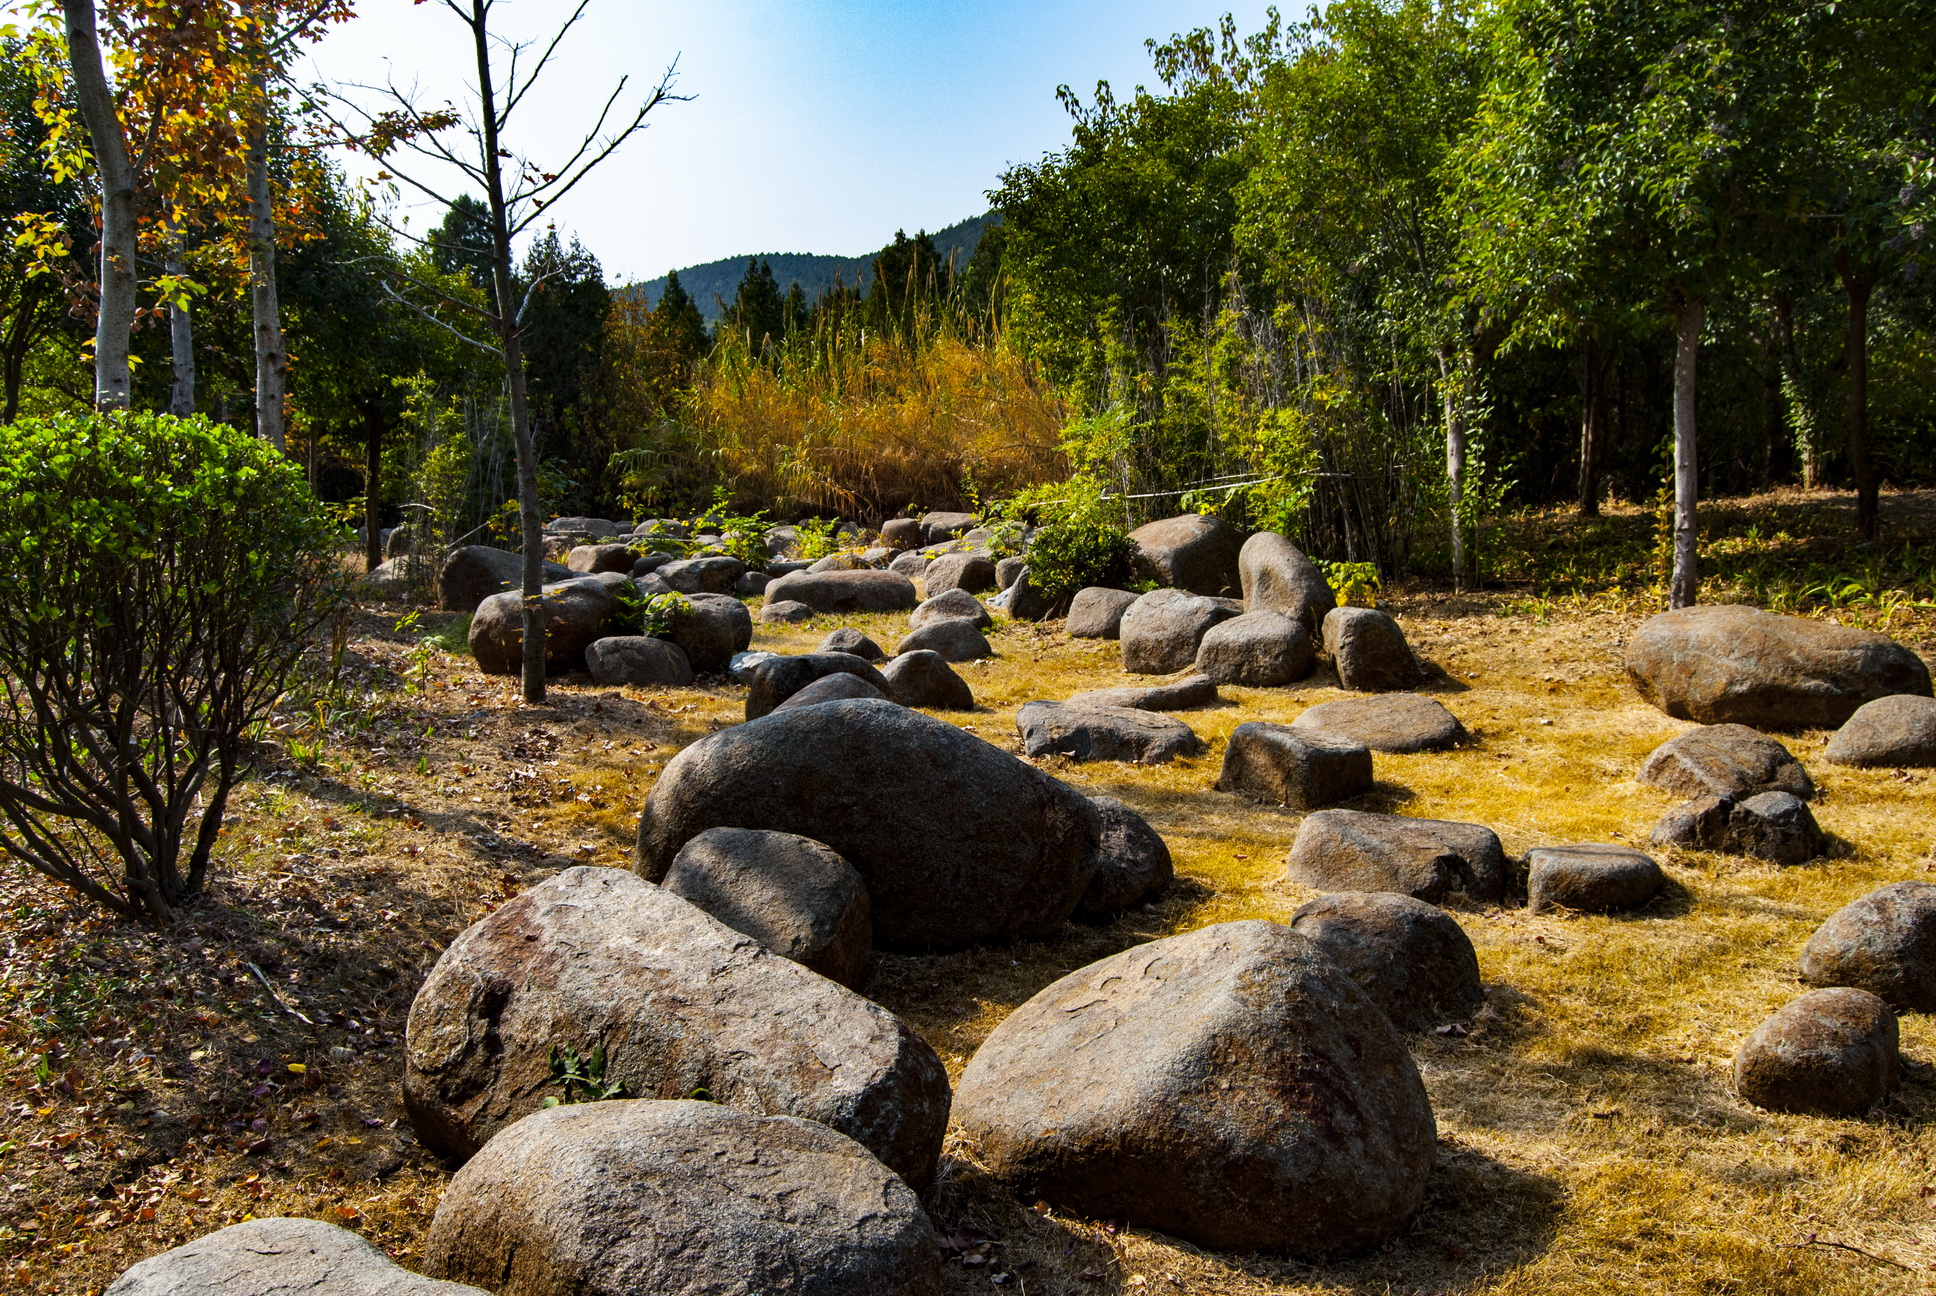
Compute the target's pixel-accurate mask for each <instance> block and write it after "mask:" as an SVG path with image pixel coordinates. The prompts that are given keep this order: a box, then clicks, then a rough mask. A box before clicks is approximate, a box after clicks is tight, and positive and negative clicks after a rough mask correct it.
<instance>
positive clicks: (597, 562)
mask: <svg viewBox="0 0 1936 1296" xmlns="http://www.w3.org/2000/svg"><path fill="white" fill-rule="evenodd" d="M635 561H636V558H635V556H634V555H633V553H632V546H630V545H622V544H600V545H579V546H578V547H577V548H575V549H573V550H572V551H571V553H570V554H569V555H568V556H567V557H566V558H565V566H567V567H569V568H571V569H572V570H573V571H575V572H587V573H592V572H619V573H621V574H623V575H627V576H629V575H631V573H632V564H633V563H634V562H635Z"/></svg>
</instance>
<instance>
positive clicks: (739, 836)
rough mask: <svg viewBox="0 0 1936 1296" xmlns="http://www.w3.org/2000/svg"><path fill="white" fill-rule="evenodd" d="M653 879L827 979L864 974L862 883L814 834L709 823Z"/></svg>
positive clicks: (867, 940)
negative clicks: (660, 879)
mask: <svg viewBox="0 0 1936 1296" xmlns="http://www.w3.org/2000/svg"><path fill="white" fill-rule="evenodd" d="M830 678H836V679H852V678H853V677H852V676H851V675H840V676H832V677H830ZM660 885H661V886H663V887H664V888H665V889H666V890H668V891H670V892H672V894H674V895H676V896H678V897H679V898H680V899H681V900H684V901H686V902H688V903H690V904H694V905H697V906H698V907H699V908H701V909H703V910H705V911H706V912H707V913H709V914H711V915H712V916H713V917H715V918H717V919H719V921H721V922H723V923H725V924H726V925H727V926H728V927H731V928H732V929H733V930H734V931H736V932H740V933H742V934H744V935H747V936H751V937H752V938H753V939H754V940H756V941H758V942H759V943H760V944H762V945H764V946H766V947H767V948H768V949H770V950H772V951H773V952H774V953H775V954H778V955H779V956H780V957H781V958H784V959H791V960H793V961H794V962H795V963H798V964H800V966H802V967H805V968H810V969H812V970H813V971H815V972H818V973H819V974H820V975H821V976H823V977H826V978H827V979H828V980H829V981H838V982H839V983H840V984H841V985H844V986H846V987H848V988H849V989H852V988H854V987H856V986H858V985H859V984H860V983H861V980H862V979H863V978H864V977H865V976H866V975H867V953H868V948H869V946H871V945H872V944H873V940H874V919H873V916H872V914H871V913H870V911H869V906H868V902H867V883H866V882H864V881H863V880H862V879H861V876H860V873H859V872H858V871H856V870H855V868H854V866H853V865H852V864H849V863H848V862H847V861H846V860H844V859H842V858H840V856H839V854H838V853H836V852H835V851H833V850H830V849H829V848H827V847H826V846H823V845H821V844H820V843H819V842H817V841H813V840H811V839H810V838H806V837H799V836H795V835H794V834H793V833H778V832H759V831H755V830H753V829H748V828H713V829H710V830H708V831H706V832H702V833H700V834H699V835H698V836H697V837H695V838H693V839H692V840H691V841H689V842H687V843H686V844H685V846H684V848H683V849H681V850H680V852H679V853H678V855H676V856H674V857H673V860H672V868H671V869H670V870H668V871H667V873H666V876H665V881H664V882H662V883H661V884H660Z"/></svg>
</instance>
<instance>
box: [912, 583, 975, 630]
mask: <svg viewBox="0 0 1936 1296" xmlns="http://www.w3.org/2000/svg"><path fill="white" fill-rule="evenodd" d="M962 617H966V618H967V619H968V620H970V621H973V622H974V623H975V627H976V629H979V630H991V629H993V628H994V626H995V618H994V617H992V616H989V615H988V609H987V608H985V607H983V606H982V602H981V600H980V599H978V598H976V597H975V596H974V595H973V594H970V593H969V592H968V591H967V590H965V589H950V590H943V591H942V592H941V593H939V594H936V595H935V596H934V597H933V598H931V599H928V600H926V601H925V602H923V603H922V604H921V606H920V607H918V608H915V609H914V611H913V612H911V613H909V614H908V629H910V630H920V629H922V628H923V627H925V626H927V625H929V624H931V623H933V622H936V621H951V620H956V619H959V618H962Z"/></svg>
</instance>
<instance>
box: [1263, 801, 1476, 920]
mask: <svg viewBox="0 0 1936 1296" xmlns="http://www.w3.org/2000/svg"><path fill="white" fill-rule="evenodd" d="M1288 876H1289V878H1290V880H1291V881H1293V882H1295V883H1297V884H1298V885H1299V886H1307V887H1310V888H1311V889H1312V890H1314V891H1390V892H1395V893H1397V894H1399V895H1407V896H1411V897H1412V898H1414V899H1417V900H1423V901H1427V902H1429V903H1431V904H1437V903H1439V902H1440V901H1441V900H1444V899H1445V898H1446V897H1447V896H1449V895H1451V894H1452V893H1453V892H1461V893H1463V894H1464V895H1465V897H1466V898H1467V899H1468V900H1471V901H1473V902H1475V903H1478V904H1497V903H1499V901H1500V900H1501V899H1502V898H1503V897H1504V895H1505V890H1506V852H1505V849H1504V848H1503V847H1502V846H1501V845H1500V844H1499V837H1498V835H1497V834H1495V833H1494V832H1493V831H1492V829H1490V828H1486V827H1482V826H1481V825H1479V824H1470V823H1455V822H1452V821H1450V820H1446V819H1410V818H1407V817H1405V816H1404V815H1389V814H1368V813H1365V812H1364V811H1360V810H1320V811H1318V812H1317V813H1316V814H1312V815H1308V816H1306V818H1305V820H1304V822H1303V823H1301V824H1299V825H1298V829H1297V838H1296V840H1295V841H1293V842H1292V844H1291V856H1290V869H1289V874H1288Z"/></svg>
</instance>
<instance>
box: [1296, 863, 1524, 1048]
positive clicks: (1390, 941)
mask: <svg viewBox="0 0 1936 1296" xmlns="http://www.w3.org/2000/svg"><path fill="white" fill-rule="evenodd" d="M1291 930H1292V931H1294V932H1296V933H1297V934H1298V935H1300V936H1302V937H1304V938H1305V939H1307V940H1309V941H1311V942H1312V943H1313V944H1314V945H1316V946H1317V947H1318V948H1319V949H1321V950H1323V951H1324V953H1325V955H1326V956H1327V957H1328V958H1330V960H1331V961H1332V962H1334V963H1336V964H1337V965H1338V966H1339V967H1341V968H1343V969H1344V970H1345V972H1346V973H1347V974H1348V975H1349V976H1350V977H1351V979H1352V980H1353V981H1356V982H1357V983H1358V984H1359V985H1360V986H1361V987H1363V989H1364V992H1365V993H1366V994H1368V995H1370V996H1371V998H1372V1002H1374V1003H1376V1004H1377V1005H1378V1006H1379V1007H1380V1008H1382V1009H1384V1010H1385V1016H1387V1017H1389V1018H1390V1019H1391V1023H1392V1025H1394V1026H1396V1027H1397V1028H1398V1029H1399V1030H1401V1031H1404V1032H1407V1033H1410V1032H1415V1031H1426V1030H1431V1029H1433V1028H1434V1027H1437V1026H1442V1025H1444V1024H1445V1023H1447V1022H1454V1021H1464V1020H1466V1019H1467V1018H1469V1017H1471V1016H1472V1014H1473V1013H1475V1012H1478V1011H1479V1009H1481V1008H1483V1007H1484V1006H1485V1002H1486V989H1485V984H1484V983H1483V982H1482V981H1481V980H1480V979H1479V955H1478V952H1477V951H1476V950H1474V949H1473V948H1472V940H1471V938H1470V937H1468V936H1467V935H1466V934H1465V928H1463V927H1461V926H1459V924H1458V921H1457V920H1456V919H1454V918H1453V917H1452V915H1451V914H1449V913H1446V912H1445V910H1443V909H1440V908H1438V907H1437V906H1436V905H1429V904H1427V903H1425V902H1424V901H1423V900H1414V899H1412V897H1410V896H1405V895H1397V894H1394V893H1392V892H1390V891H1340V892H1337V893H1335V894H1332V895H1327V896H1320V897H1319V898H1318V899H1316V900H1313V901H1311V902H1310V903H1309V904H1307V905H1304V906H1302V907H1300V908H1299V909H1298V911H1297V912H1296V913H1294V914H1292V915H1291Z"/></svg>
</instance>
